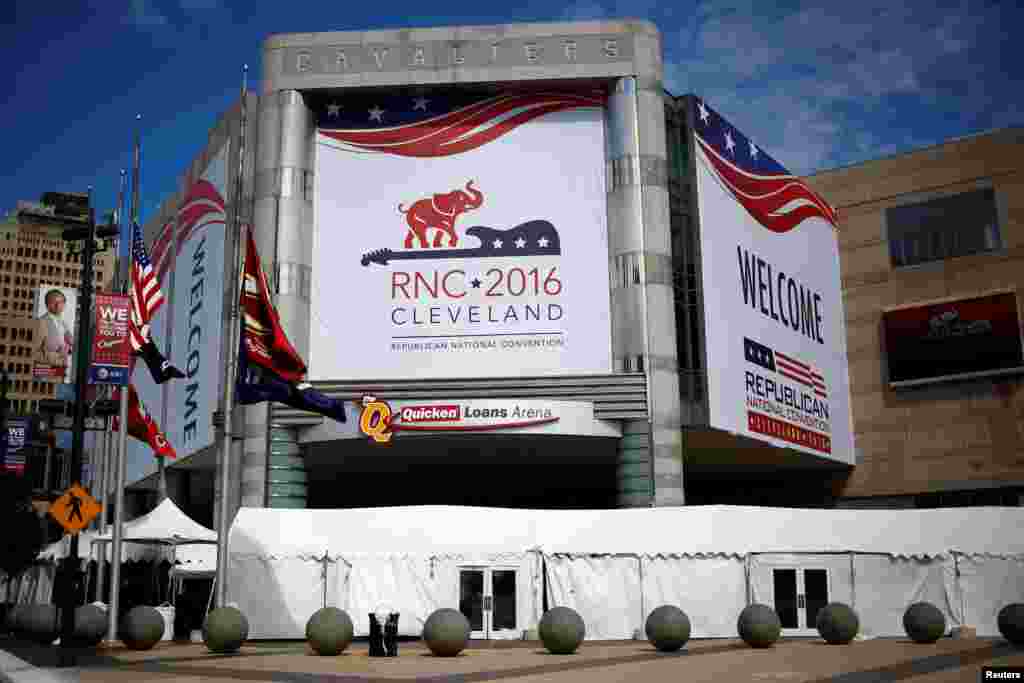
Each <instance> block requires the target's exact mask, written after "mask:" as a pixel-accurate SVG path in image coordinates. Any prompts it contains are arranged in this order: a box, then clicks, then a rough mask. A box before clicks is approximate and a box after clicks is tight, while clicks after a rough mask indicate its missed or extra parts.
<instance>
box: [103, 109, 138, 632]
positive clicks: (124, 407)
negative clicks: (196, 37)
mask: <svg viewBox="0 0 1024 683" xmlns="http://www.w3.org/2000/svg"><path fill="white" fill-rule="evenodd" d="M141 120H142V114H138V115H137V116H136V117H135V125H136V129H135V167H134V169H133V170H132V210H131V214H130V215H129V216H128V220H129V221H135V220H137V219H138V214H139V155H140V151H139V148H140V146H141V141H140V136H141V134H142V132H141V131H142V124H141V123H140V121H141ZM130 227H131V224H130V223H129V228H130ZM121 239H122V240H124V239H125V236H124V229H123V227H122V230H121ZM121 247H122V245H118V251H119V252H120V250H121ZM130 262H131V242H130V240H129V243H128V257H127V258H122V259H121V263H119V264H118V272H117V282H118V289H119V290H120V291H121V293H122V294H125V293H127V292H128V270H129V263H130ZM130 384H131V377H129V378H128V384H126V385H124V386H122V387H121V406H120V408H121V409H120V412H119V416H118V417H119V420H118V425H117V426H118V432H117V454H118V455H117V470H116V472H117V477H116V479H115V481H114V532H113V543H112V544H111V546H112V547H111V549H110V554H111V557H110V606H109V608H108V611H107V640H111V641H113V640H117V620H118V610H119V609H120V607H121V543H122V538H121V536H122V533H123V529H122V522H123V521H124V486H125V479H126V478H127V469H128V452H127V449H128V386H129V385H130Z"/></svg>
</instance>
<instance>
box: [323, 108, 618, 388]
mask: <svg viewBox="0 0 1024 683" xmlns="http://www.w3.org/2000/svg"><path fill="white" fill-rule="evenodd" d="M604 104H605V102H604V98H603V96H602V95H600V94H570V93H559V92H555V93H546V94H518V93H505V94H498V95H486V96H481V95H452V94H450V93H445V92H440V91H438V92H435V93H428V94H426V95H423V96H420V97H411V96H410V97H406V96H398V95H385V94H372V95H371V94H367V95H355V96H347V97H346V99H345V103H344V106H337V105H331V104H330V102H329V101H327V102H325V104H324V107H323V109H322V111H321V116H320V119H319V129H318V133H317V154H316V159H317V161H316V183H317V185H316V211H315V215H316V221H315V230H314V235H313V264H312V282H311V299H312V302H311V311H312V316H311V322H310V352H309V358H308V359H307V360H308V364H309V378H310V379H311V380H316V379H336V378H340V377H345V378H380V379H400V378H435V377H498V376H502V377H506V376H529V375H574V374H598V373H607V372H610V371H611V370H612V362H611V319H610V313H609V310H610V293H609V274H608V273H609V270H608V236H607V217H606V211H607V209H606V201H607V200H606V193H605V177H604V175H605V136H604ZM554 150H557V152H555V151H554Z"/></svg>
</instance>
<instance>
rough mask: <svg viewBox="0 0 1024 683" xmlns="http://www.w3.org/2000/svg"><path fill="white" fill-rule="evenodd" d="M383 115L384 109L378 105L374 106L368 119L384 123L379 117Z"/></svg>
mask: <svg viewBox="0 0 1024 683" xmlns="http://www.w3.org/2000/svg"><path fill="white" fill-rule="evenodd" d="M383 115H384V110H383V109H381V108H380V107H374V108H373V109H371V110H370V120H371V121H380V122H381V123H384V119H382V118H381V116H383Z"/></svg>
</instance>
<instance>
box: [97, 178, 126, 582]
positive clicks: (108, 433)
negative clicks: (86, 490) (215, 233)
mask: <svg viewBox="0 0 1024 683" xmlns="http://www.w3.org/2000/svg"><path fill="white" fill-rule="evenodd" d="M127 182H128V172H127V171H125V169H123V168H122V169H121V185H120V187H119V189H118V191H117V209H116V213H115V217H116V223H117V225H118V226H120V225H121V221H123V220H124V211H123V208H124V189H125V185H126V183H127ZM118 249H120V245H118ZM113 284H114V289H115V290H116V289H117V273H114V283H113ZM111 427H112V425H111V419H110V418H109V417H108V418H107V426H106V430H105V431H104V439H103V476H102V477H101V478H100V495H101V496H102V502H103V510H102V512H101V513H100V526H99V532H100V534H101V535H102V534H105V533H106V532H107V519H108V515H109V514H110V513H109V510H110V488H111V487H110V484H111V482H112V481H113V480H114V476H113V472H114V470H115V468H116V467H117V463H118V460H117V457H116V455H117V454H116V452H115V451H114V432H113V430H112V428H111ZM98 545H99V549H100V556H99V559H98V560H97V562H98V564H97V566H96V600H98V601H99V602H103V593H104V589H105V588H106V584H107V544H106V543H100V544H98Z"/></svg>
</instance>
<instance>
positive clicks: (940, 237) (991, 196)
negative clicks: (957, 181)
mask: <svg viewBox="0 0 1024 683" xmlns="http://www.w3.org/2000/svg"><path fill="white" fill-rule="evenodd" d="M885 219H886V227H887V230H888V239H889V255H890V257H891V259H892V264H893V266H896V267H899V266H913V265H917V264H919V263H929V262H932V261H942V260H945V259H950V258H956V257H958V256H970V255H972V254H980V253H984V252H988V251H996V250H999V249H1002V247H1003V244H1002V238H1001V236H1000V233H999V221H998V216H997V211H996V200H995V191H994V190H992V189H991V188H989V189H984V190H973V191H970V192H963V193H960V194H955V195H950V196H947V197H939V198H936V199H931V200H928V201H925V202H918V203H915V204H906V205H904V206H895V207H893V208H891V209H888V210H887V211H886V216H885Z"/></svg>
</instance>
